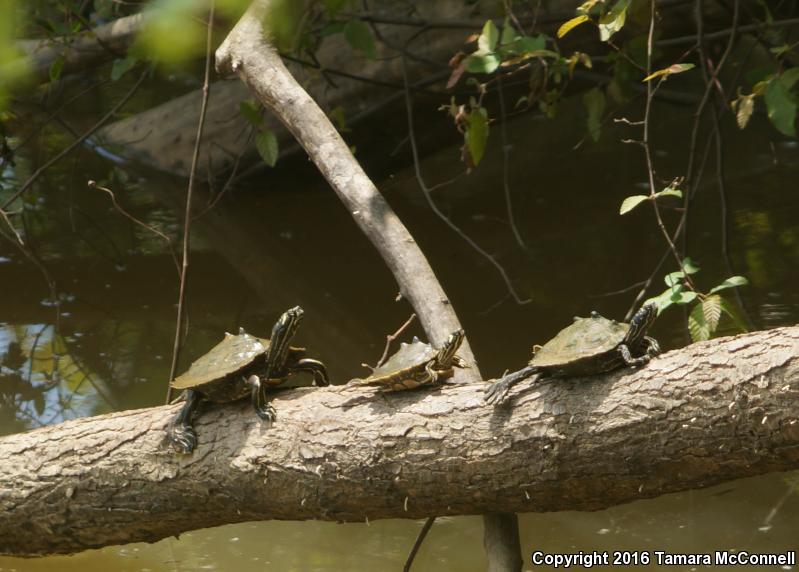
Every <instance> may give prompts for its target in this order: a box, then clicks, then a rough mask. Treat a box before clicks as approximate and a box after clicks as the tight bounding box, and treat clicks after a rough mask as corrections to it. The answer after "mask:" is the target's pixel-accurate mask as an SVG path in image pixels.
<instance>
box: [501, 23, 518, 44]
mask: <svg viewBox="0 0 799 572" xmlns="http://www.w3.org/2000/svg"><path fill="white" fill-rule="evenodd" d="M519 38H520V36H519V34H518V32H516V29H515V28H514V27H513V26H512V25H511V23H510V22H509V21H508V19H507V18H505V23H504V24H503V25H502V36H501V38H500V40H499V43H500V44H501V45H503V46H509V45H511V44H513V43H514V42H516V40H518V39H519Z"/></svg>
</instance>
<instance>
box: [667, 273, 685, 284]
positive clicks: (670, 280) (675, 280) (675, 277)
mask: <svg viewBox="0 0 799 572" xmlns="http://www.w3.org/2000/svg"><path fill="white" fill-rule="evenodd" d="M684 279H685V272H683V271H682V270H678V271H677V272H670V273H669V274H666V275H665V276H664V277H663V281H664V282H665V283H666V286H668V287H670V288H676V287H678V286H679V287H680V288H682V281H683V280H684Z"/></svg>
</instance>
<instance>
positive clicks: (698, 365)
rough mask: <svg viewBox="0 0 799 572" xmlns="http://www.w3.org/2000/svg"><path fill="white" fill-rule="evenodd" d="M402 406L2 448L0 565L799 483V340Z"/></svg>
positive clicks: (338, 407) (324, 394) (377, 403)
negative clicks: (489, 397)
mask: <svg viewBox="0 0 799 572" xmlns="http://www.w3.org/2000/svg"><path fill="white" fill-rule="evenodd" d="M484 387H485V384H481V383H466V384H454V385H447V386H444V387H441V388H435V389H422V390H417V391H410V392H405V393H398V394H388V395H374V394H373V393H372V392H371V390H370V389H365V388H357V387H341V386H339V387H331V388H322V389H292V390H286V391H280V392H277V395H276V397H275V399H274V404H275V407H276V408H277V411H278V420H277V422H276V423H275V424H274V426H272V427H268V426H266V425H264V424H262V423H260V422H259V421H258V420H257V418H256V417H255V415H253V413H252V411H251V409H250V407H249V405H248V404H247V403H246V402H239V403H234V404H231V405H228V406H223V407H214V408H208V410H207V411H205V412H204V413H203V414H202V415H201V416H200V417H199V419H198V420H197V424H196V425H197V431H198V435H199V446H198V448H197V450H196V451H195V453H194V454H193V455H192V456H181V455H177V454H173V453H170V452H168V451H165V450H163V449H162V448H161V440H162V438H163V435H164V430H165V428H166V426H167V424H168V422H169V420H170V418H171V417H172V415H173V414H174V413H175V411H176V406H174V405H173V406H162V407H154V408H150V409H142V410H136V411H124V412H120V413H114V414H110V415H103V416H99V417H92V418H87V419H79V420H76V421H69V422H66V423H62V424H60V425H55V426H51V427H45V428H42V429H37V430H34V431H29V432H27V433H22V434H18V435H10V436H7V437H3V438H0V459H3V462H2V464H0V553H2V554H12V555H18V556H33V555H43V554H51V553H70V552H78V551H80V550H83V549H87V548H96V547H100V546H107V545H110V544H120V543H128V542H139V541H151V542H152V541H156V540H159V539H161V538H165V537H167V536H171V535H176V534H179V533H181V532H183V531H187V530H192V529H197V528H203V527H208V526H216V525H221V524H226V523H232V522H242V521H249V520H265V519H290V520H305V519H320V520H332V521H364V520H366V519H369V520H375V519H379V518H420V517H425V516H429V515H463V514H475V513H491V512H497V511H501V512H511V511H512V512H533V511H557V510H598V509H602V508H605V507H609V506H612V505H616V504H619V503H624V502H630V501H633V500H636V499H642V498H649V497H654V496H658V495H661V494H664V493H667V492H674V491H680V490H686V489H692V488H698V487H706V486H710V485H713V484H717V483H719V482H723V481H726V480H730V479H735V478H740V477H746V476H752V475H757V474H760V473H765V472H769V471H783V470H791V469H796V468H799V413H797V411H799V326H794V327H787V328H779V329H775V330H770V331H767V332H757V333H753V334H746V335H741V336H736V337H731V338H723V339H718V340H713V341H710V342H703V343H698V344H694V345H692V346H689V347H687V348H684V349H681V350H676V351H672V352H669V353H667V354H665V355H663V356H660V357H658V358H656V359H654V360H653V361H652V362H651V363H650V364H649V365H648V366H647V367H644V368H642V369H640V370H621V371H617V372H614V373H611V374H607V375H601V376H595V377H591V378H574V379H551V380H541V381H539V382H537V383H532V384H531V383H521V384H519V385H518V386H517V387H516V388H514V392H513V393H512V402H511V405H510V406H508V407H502V408H492V407H488V406H486V405H484V404H483V402H482V393H483V389H484Z"/></svg>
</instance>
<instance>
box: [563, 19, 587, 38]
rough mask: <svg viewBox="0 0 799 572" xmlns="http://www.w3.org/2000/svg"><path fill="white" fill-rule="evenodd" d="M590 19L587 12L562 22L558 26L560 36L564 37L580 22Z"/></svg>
mask: <svg viewBox="0 0 799 572" xmlns="http://www.w3.org/2000/svg"><path fill="white" fill-rule="evenodd" d="M588 21H589V18H588V16H586V15H585V14H581V15H580V16H575V17H574V18H572V19H571V20H567V21H566V22H564V23H563V24H561V26H560V28H558V38H562V37H563V36H565V35H566V34H568V33H569V32H571V31H572V30H573V29H574V28H576V27H577V26H579V25H580V24H583V23H585V22H588Z"/></svg>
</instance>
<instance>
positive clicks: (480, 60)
mask: <svg viewBox="0 0 799 572" xmlns="http://www.w3.org/2000/svg"><path fill="white" fill-rule="evenodd" d="M499 62H500V60H499V56H497V55H496V54H477V53H474V54H472V55H471V56H469V57H468V58H466V60H464V63H465V65H466V71H469V72H471V73H493V71H494V70H496V69H497V68H498V67H499Z"/></svg>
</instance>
